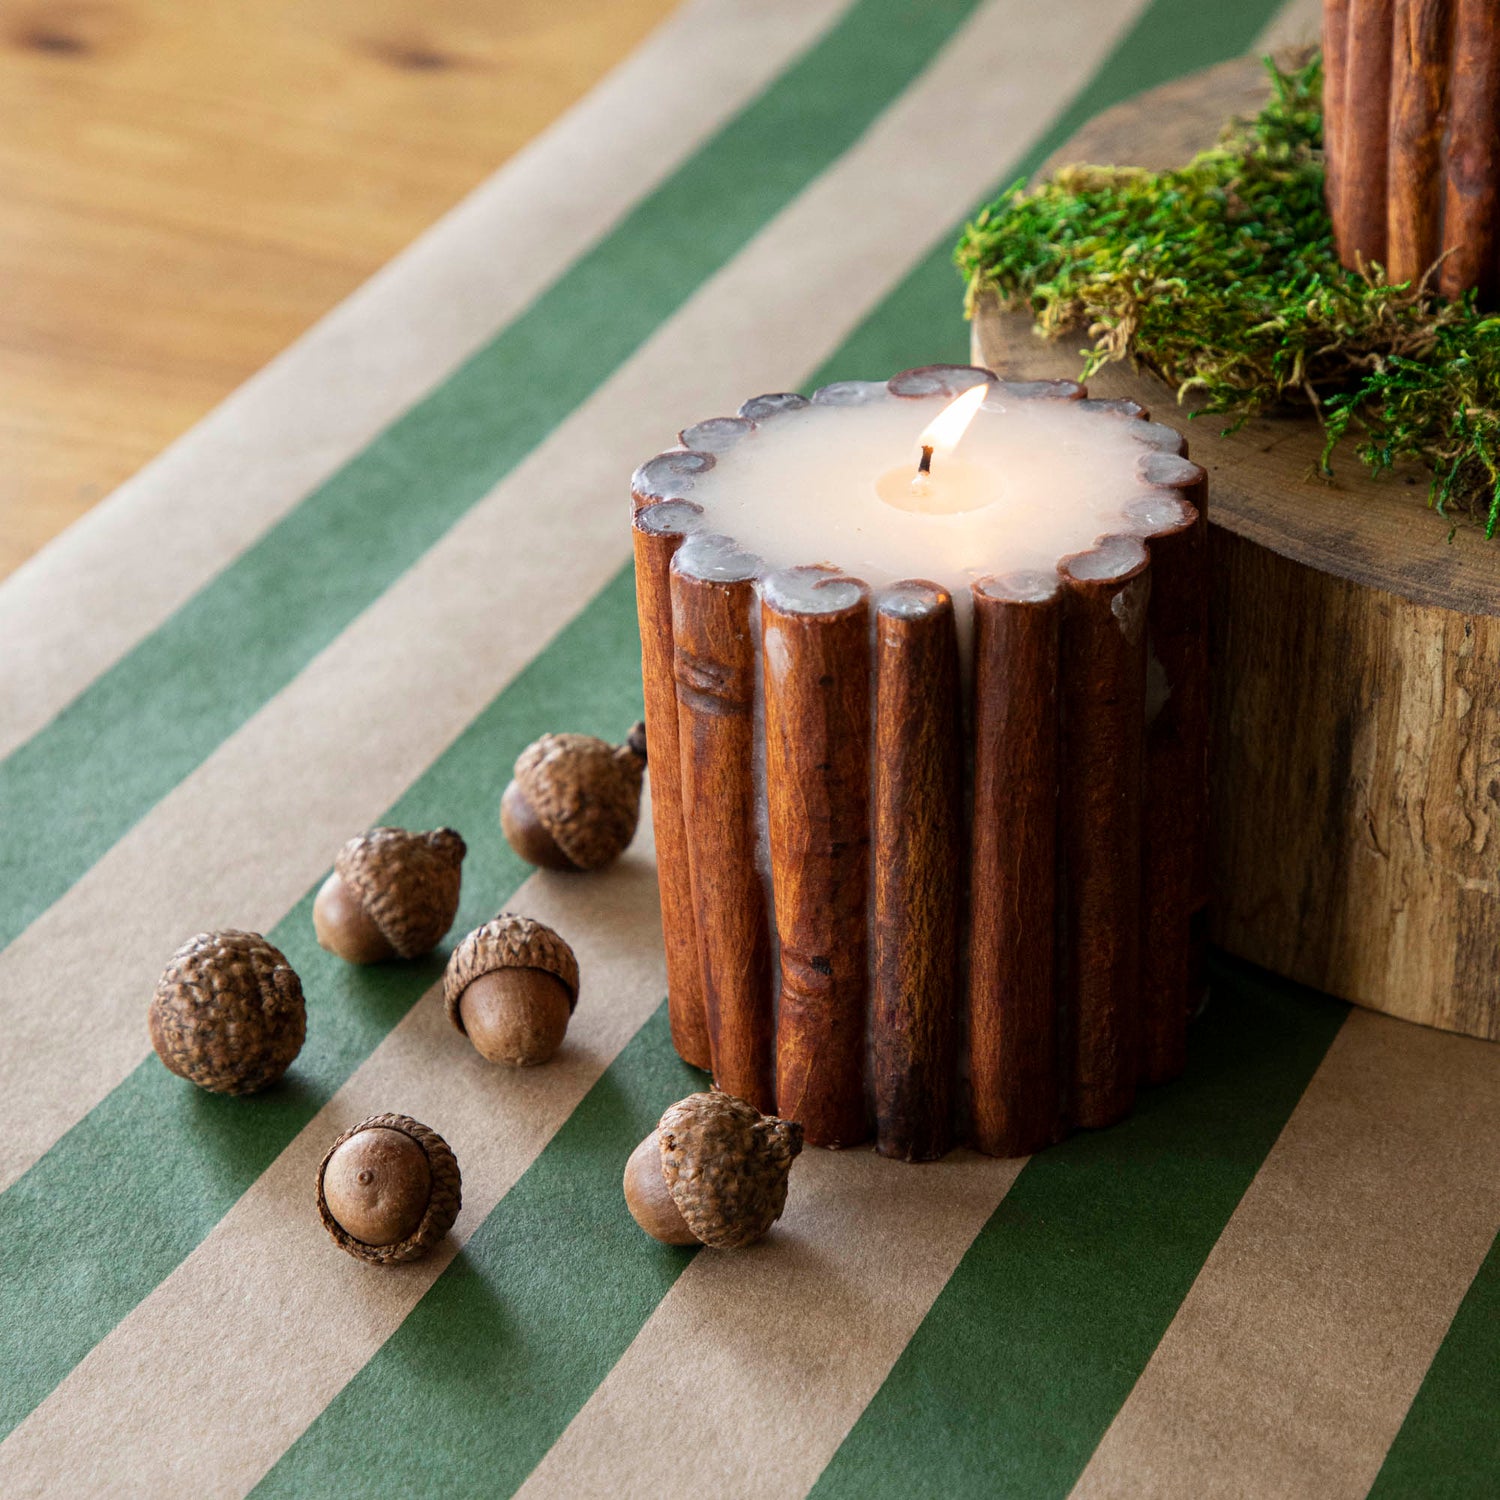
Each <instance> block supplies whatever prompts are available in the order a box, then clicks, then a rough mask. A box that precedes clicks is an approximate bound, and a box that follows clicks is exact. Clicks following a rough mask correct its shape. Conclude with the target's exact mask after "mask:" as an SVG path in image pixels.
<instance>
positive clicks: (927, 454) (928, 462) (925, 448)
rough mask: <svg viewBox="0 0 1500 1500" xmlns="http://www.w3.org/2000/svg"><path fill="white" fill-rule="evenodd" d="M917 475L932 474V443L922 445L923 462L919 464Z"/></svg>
mask: <svg viewBox="0 0 1500 1500" xmlns="http://www.w3.org/2000/svg"><path fill="white" fill-rule="evenodd" d="M917 473H918V474H930V473H932V444H931V443H923V444H922V458H921V461H920V462H919V463H918V464H917Z"/></svg>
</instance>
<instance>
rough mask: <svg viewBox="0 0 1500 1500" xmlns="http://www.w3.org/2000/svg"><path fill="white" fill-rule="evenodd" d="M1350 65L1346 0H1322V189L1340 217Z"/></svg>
mask: <svg viewBox="0 0 1500 1500" xmlns="http://www.w3.org/2000/svg"><path fill="white" fill-rule="evenodd" d="M1348 65H1349V0H1323V164H1324V165H1323V191H1324V196H1325V198H1326V199H1327V202H1328V212H1329V214H1330V215H1331V216H1332V218H1333V220H1334V222H1335V223H1337V222H1338V219H1339V161H1338V152H1339V146H1340V144H1341V143H1342V141H1343V139H1344V131H1345V128H1346V127H1345V120H1344V111H1345V108H1346V105H1347V96H1346V90H1347V87H1348V76H1347V75H1348Z"/></svg>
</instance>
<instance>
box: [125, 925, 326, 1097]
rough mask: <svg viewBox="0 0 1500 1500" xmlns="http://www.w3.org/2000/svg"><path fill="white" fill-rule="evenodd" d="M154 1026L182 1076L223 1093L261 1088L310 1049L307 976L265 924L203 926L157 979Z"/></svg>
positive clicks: (155, 1042)
mask: <svg viewBox="0 0 1500 1500" xmlns="http://www.w3.org/2000/svg"><path fill="white" fill-rule="evenodd" d="M150 1026H151V1045H152V1046H153V1047H155V1048H156V1051H157V1054H158V1055H159V1056H160V1058H161V1060H162V1061H163V1062H164V1063H165V1064H166V1065H167V1067H168V1068H170V1069H171V1070H172V1072H174V1073H176V1074H177V1075H178V1076H179V1077H181V1078H186V1079H189V1080H190V1081H191V1082H193V1083H196V1084H197V1085H198V1087H199V1088H204V1089H208V1090H209V1091H210V1092H211V1093H215V1094H253V1093H255V1092H256V1090H258V1089H263V1088H266V1087H267V1086H268V1085H270V1084H273V1083H275V1082H276V1080H277V1079H278V1078H280V1077H281V1075H282V1074H283V1073H285V1072H286V1070H287V1069H288V1068H289V1067H290V1066H291V1065H292V1059H293V1058H294V1057H296V1055H297V1054H298V1053H299V1052H300V1051H301V1050H302V1043H303V1041H304V1040H305V1039H306V1036H307V1005H306V1003H305V1001H304V1000H303V998H302V981H301V980H300V979H298V978H297V975H296V972H295V971H294V970H293V968H292V966H291V965H290V964H289V963H288V962H287V961H286V955H285V954H284V953H282V951H281V950H280V949H279V948H277V947H275V946H273V945H272V944H271V943H268V942H267V941H266V940H265V938H263V937H262V936H261V935H260V934H259V933H258V932H237V931H235V930H233V929H226V930H225V931H223V932H200V933H199V934H198V935H197V936H196V937H192V938H189V939H188V940H187V942H185V943H184V944H183V945H182V947H180V948H179V949H178V950H177V952H176V953H174V954H173V955H172V959H171V962H170V963H168V965H167V967H166V970H165V971H164V972H163V974H162V976H161V978H160V980H158V981H157V985H156V993H155V994H154V995H153V996H152V997H151V1009H150Z"/></svg>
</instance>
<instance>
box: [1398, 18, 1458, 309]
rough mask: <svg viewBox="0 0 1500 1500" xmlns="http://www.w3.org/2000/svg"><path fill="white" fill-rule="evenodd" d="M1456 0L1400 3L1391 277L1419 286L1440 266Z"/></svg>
mask: <svg viewBox="0 0 1500 1500" xmlns="http://www.w3.org/2000/svg"><path fill="white" fill-rule="evenodd" d="M1452 31H1453V4H1452V0H1396V27H1395V44H1394V47H1393V49H1392V54H1391V141H1390V165H1389V172H1390V187H1389V191H1388V196H1387V199H1386V257H1387V265H1386V270H1387V271H1388V272H1389V274H1390V278H1391V280H1392V281H1416V280H1418V279H1420V278H1421V277H1422V276H1424V275H1426V273H1427V271H1428V269H1429V268H1430V267H1431V266H1432V263H1433V262H1434V261H1435V260H1436V259H1437V256H1438V247H1439V243H1440V235H1439V226H1438V212H1439V209H1440V208H1441V206H1442V193H1443V176H1442V148H1443V129H1444V126H1445V124H1446V122H1447V112H1448V69H1449V49H1450V44H1451V41H1452Z"/></svg>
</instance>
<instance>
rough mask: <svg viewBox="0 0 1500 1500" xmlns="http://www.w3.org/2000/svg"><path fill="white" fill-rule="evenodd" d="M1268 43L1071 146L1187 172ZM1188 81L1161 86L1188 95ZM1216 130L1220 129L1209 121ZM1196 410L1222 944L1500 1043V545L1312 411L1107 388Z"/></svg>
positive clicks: (1183, 414)
mask: <svg viewBox="0 0 1500 1500" xmlns="http://www.w3.org/2000/svg"><path fill="white" fill-rule="evenodd" d="M1261 88H1262V85H1261V84H1260V83H1259V82H1258V80H1257V65H1256V64H1255V63H1254V62H1253V60H1248V59H1247V60H1246V61H1245V62H1243V63H1231V64H1226V65H1225V66H1224V67H1222V68H1219V69H1215V70H1212V71H1210V72H1207V73H1204V74H1201V75H1199V76H1198V78H1197V79H1196V80H1190V81H1189V82H1187V83H1184V84H1178V85H1174V86H1173V107H1172V109H1171V110H1168V109H1167V108H1165V107H1164V106H1163V104H1162V103H1161V102H1160V100H1159V99H1158V98H1157V96H1150V95H1148V96H1146V98H1145V99H1144V100H1139V101H1134V102H1132V103H1130V104H1127V105H1124V106H1121V107H1120V108H1119V109H1116V110H1113V111H1110V112H1109V113H1108V114H1106V115H1103V116H1101V117H1100V118H1099V119H1097V120H1096V121H1095V122H1094V123H1093V124H1092V125H1091V126H1090V127H1089V128H1088V130H1087V131H1086V132H1085V133H1084V134H1083V135H1081V136H1079V137H1077V138H1075V140H1073V141H1071V142H1069V143H1068V145H1067V146H1065V147H1064V148H1063V150H1062V151H1060V152H1059V153H1058V155H1057V157H1056V158H1054V160H1055V161H1080V160H1092V161H1096V162H1117V163H1141V164H1146V165H1153V166H1159V165H1165V164H1167V163H1168V162H1170V161H1172V160H1181V159H1182V157H1183V151H1184V148H1185V147H1186V148H1187V149H1189V150H1191V149H1193V148H1196V147H1198V146H1202V145H1207V144H1209V143H1210V142H1211V141H1212V140H1213V138H1214V135H1215V134H1216V131H1217V128H1218V125H1219V123H1221V121H1222V117H1223V114H1224V112H1225V109H1226V106H1227V107H1233V101H1235V100H1240V101H1244V103H1245V104H1246V105H1248V106H1249V107H1253V106H1254V101H1255V99H1256V97H1257V96H1258V95H1259V94H1260V91H1261ZM1166 93H1167V91H1165V90H1163V91H1161V95H1162V96H1163V97H1164V96H1165V95H1166ZM1195 125H1196V138H1195V135H1194V130H1193V127H1194V126H1195ZM1083 342H1084V339H1083V337H1082V336H1081V335H1080V336H1078V337H1076V338H1072V339H1064V340H1062V341H1060V342H1057V343H1044V342H1042V341H1041V340H1039V339H1036V338H1034V337H1033V336H1032V334H1031V332H1030V326H1029V322H1028V320H1027V319H1026V318H1025V317H1020V316H1014V315H1004V314H1000V313H998V312H997V311H996V309H995V308H994V307H993V306H992V305H991V306H989V307H986V308H984V309H982V310H981V315H980V317H979V318H978V319H977V321H976V324H975V358H976V360H978V361H980V362H983V363H985V364H988V365H990V366H992V367H993V368H995V369H997V370H999V371H1000V373H1001V374H1002V375H1005V376H1009V377H1011V378H1018V379H1036V378H1047V377H1058V376H1065V375H1076V374H1077V372H1078V368H1079V356H1078V350H1079V348H1080V346H1081V345H1082V344H1083ZM1090 385H1091V390H1092V391H1093V393H1094V394H1096V395H1100V396H1126V397H1131V398H1133V399H1136V400H1139V401H1140V402H1142V403H1143V404H1145V405H1146V406H1148V407H1150V409H1151V411H1152V413H1153V415H1154V416H1156V417H1157V418H1159V419H1166V420H1169V421H1174V422H1176V423H1177V425H1178V426H1179V427H1182V428H1184V429H1185V430H1186V431H1187V432H1188V433H1189V436H1190V438H1191V441H1192V454H1193V457H1194V459H1196V460H1197V461H1198V462H1199V463H1201V464H1203V465H1204V466H1205V467H1206V468H1207V470H1208V472H1209V476H1210V485H1209V487H1210V493H1211V495H1212V506H1211V514H1210V521H1211V526H1210V555H1211V560H1212V573H1213V594H1212V612H1213V657H1214V704H1213V723H1214V766H1213V791H1212V798H1213V800H1212V811H1213V822H1214V829H1215V835H1214V840H1215V863H1214V887H1215V889H1214V898H1215V906H1214V919H1213V932H1214V936H1215V938H1216V939H1217V940H1218V941H1219V942H1221V943H1223V944H1224V945H1225V946H1226V947H1228V948H1229V949H1230V950H1231V951H1232V952H1235V953H1237V954H1239V955H1241V956H1242V957H1245V958H1249V959H1252V960H1254V961H1255V962H1257V963H1261V964H1264V965H1265V966H1266V967H1268V968H1271V969H1274V970H1276V971H1277V972H1278V973H1282V974H1285V975H1287V976H1289V977H1291V978H1294V979H1297V980H1300V981H1302V982H1304V983H1307V984H1310V985H1314V986H1316V987H1318V988H1320V989H1324V990H1327V991H1330V992H1332V993H1334V994H1336V995H1339V996H1341V997H1343V998H1344V999H1347V1000H1352V1001H1355V1002H1357V1003H1359V1004H1362V1005H1367V1006H1370V1007H1372V1008H1374V1009H1377V1010H1383V1011H1386V1012H1388V1013H1390V1014H1393V1015H1398V1016H1401V1017H1404V1018H1406V1019H1408V1020H1415V1021H1421V1022H1423V1023H1425V1024H1429V1025H1436V1026H1442V1027H1445V1028H1448V1029H1451V1030H1455V1031H1464V1032H1468V1033H1470V1034H1473V1035H1479V1036H1492V1037H1500V996H1497V993H1496V989H1495V984H1494V955H1495V951H1496V948H1497V945H1500V918H1497V915H1496V913H1497V911H1500V906H1497V902H1496V897H1497V895H1500V881H1497V879H1496V876H1495V868H1494V857H1493V841H1494V837H1495V833H1496V830H1497V828H1500V780H1497V775H1496V765H1497V751H1496V746H1497V745H1500V691H1497V689H1496V683H1497V682H1500V543H1497V542H1487V541H1485V539H1484V537H1483V534H1482V532H1481V531H1480V530H1479V528H1478V527H1476V526H1464V525H1459V526H1455V525H1454V523H1453V522H1452V521H1451V520H1447V519H1445V518H1443V517H1441V516H1439V515H1437V514H1436V513H1434V512H1433V511H1431V510H1429V509H1428V508H1426V506H1424V504H1423V503H1422V502H1423V499H1424V495H1425V486H1426V483H1427V478H1428V476H1427V475H1426V474H1425V473H1424V472H1422V471H1420V470H1407V471H1401V472H1398V473H1395V474H1392V475H1388V476H1385V477H1383V478H1380V479H1376V478H1373V477H1371V476H1370V475H1369V474H1368V473H1367V472H1366V471H1365V470H1364V469H1363V468H1362V466H1361V465H1360V464H1359V462H1358V460H1357V459H1355V457H1354V456H1353V454H1352V453H1348V452H1345V453H1342V454H1341V455H1340V456H1339V457H1338V458H1337V459H1336V460H1335V468H1336V476H1335V478H1334V480H1333V481H1332V482H1330V481H1328V480H1326V479H1323V478H1321V477H1319V475H1318V472H1317V460H1318V454H1319V451H1320V448H1321V445H1322V436H1321V430H1320V429H1319V427H1318V426H1317V424H1316V423H1315V422H1314V421H1313V420H1311V418H1309V417H1306V416H1297V415H1294V414H1293V415H1278V416H1273V417H1265V418H1258V419H1256V420H1254V421H1251V422H1248V423H1246V424H1245V425H1244V426H1243V427H1241V428H1240V429H1239V430H1238V431H1237V432H1234V433H1231V434H1224V433H1222V432H1221V428H1220V424H1219V423H1218V422H1217V421H1216V420H1214V419H1212V418H1204V419H1200V420H1198V421H1194V422H1191V423H1189V422H1188V421H1187V420H1186V419H1187V418H1188V416H1189V410H1188V409H1186V408H1182V407H1178V406H1177V404H1176V401H1175V398H1174V393H1173V392H1172V391H1170V390H1169V389H1168V388H1167V387H1166V386H1165V385H1164V384H1163V383H1162V382H1161V381H1160V380H1158V379H1157V378H1156V377H1154V376H1152V375H1150V374H1148V373H1146V372H1136V371H1132V370H1130V369H1128V368H1126V367H1124V366H1121V365H1114V366H1111V367H1109V368H1108V369H1106V370H1103V371H1101V372H1100V373H1099V375H1098V376H1097V377H1096V378H1095V379H1094V380H1093V381H1092V382H1090Z"/></svg>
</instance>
